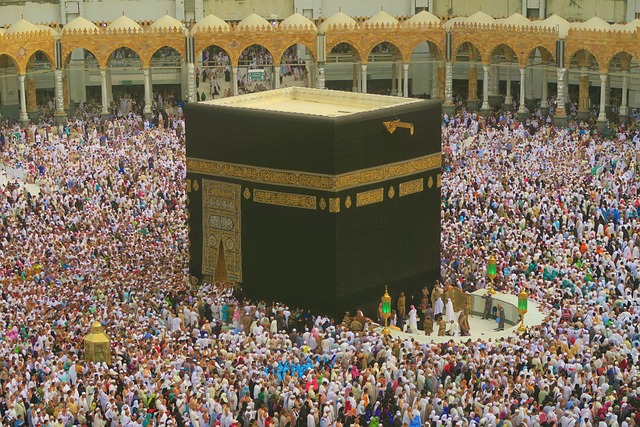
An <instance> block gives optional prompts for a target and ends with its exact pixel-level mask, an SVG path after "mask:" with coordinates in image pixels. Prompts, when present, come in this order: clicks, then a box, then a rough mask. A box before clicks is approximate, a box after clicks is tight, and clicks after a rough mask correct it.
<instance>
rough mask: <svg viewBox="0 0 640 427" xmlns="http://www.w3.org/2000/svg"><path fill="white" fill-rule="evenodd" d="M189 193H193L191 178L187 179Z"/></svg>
mask: <svg viewBox="0 0 640 427" xmlns="http://www.w3.org/2000/svg"><path fill="white" fill-rule="evenodd" d="M187 193H191V180H190V179H188V180H187Z"/></svg>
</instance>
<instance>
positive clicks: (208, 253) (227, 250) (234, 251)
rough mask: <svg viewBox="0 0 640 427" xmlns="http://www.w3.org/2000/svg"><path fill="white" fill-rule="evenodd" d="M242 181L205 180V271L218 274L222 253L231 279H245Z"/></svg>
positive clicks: (203, 205) (203, 255)
mask: <svg viewBox="0 0 640 427" xmlns="http://www.w3.org/2000/svg"><path fill="white" fill-rule="evenodd" d="M240 189H241V186H240V185H239V184H231V183H229V182H223V181H214V180H210V179H203V180H202V211H203V212H202V274H210V275H211V276H213V275H214V274H215V269H216V265H217V262H218V254H219V253H220V245H222V249H223V251H224V259H225V262H226V267H227V275H228V277H229V280H232V281H234V282H238V283H240V282H242V251H241V238H240V236H241V224H240V218H241V216H240V202H241V201H240Z"/></svg>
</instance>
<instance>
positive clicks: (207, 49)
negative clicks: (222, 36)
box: [196, 43, 232, 67]
mask: <svg viewBox="0 0 640 427" xmlns="http://www.w3.org/2000/svg"><path fill="white" fill-rule="evenodd" d="M212 48H213V49H212ZM205 52H207V53H208V55H211V54H213V55H217V54H219V53H220V52H224V54H225V55H226V56H227V60H226V64H227V65H231V63H232V61H231V52H230V51H229V49H225V48H224V47H222V46H221V45H219V44H215V43H214V44H210V45H208V46H206V47H205V48H203V49H202V50H201V51H200V55H201V56H200V57H199V59H196V62H200V61H202V63H203V65H204V66H207V67H216V66H224V64H221V65H219V64H218V62H217V61H212V60H211V57H210V56H209V58H208V59H207V60H206V61H205V59H204V57H205ZM197 55H198V53H197V52H196V58H198V56H197Z"/></svg>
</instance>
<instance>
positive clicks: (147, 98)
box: [142, 68, 153, 118]
mask: <svg viewBox="0 0 640 427" xmlns="http://www.w3.org/2000/svg"><path fill="white" fill-rule="evenodd" d="M142 72H143V73H144V109H143V110H142V113H143V114H144V115H145V117H147V118H149V117H151V104H152V102H153V99H152V98H153V94H152V92H153V88H152V86H151V69H149V68H143V69H142Z"/></svg>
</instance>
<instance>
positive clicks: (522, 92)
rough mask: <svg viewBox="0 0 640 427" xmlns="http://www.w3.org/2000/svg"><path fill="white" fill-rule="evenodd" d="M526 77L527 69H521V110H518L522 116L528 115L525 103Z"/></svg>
mask: <svg viewBox="0 0 640 427" xmlns="http://www.w3.org/2000/svg"><path fill="white" fill-rule="evenodd" d="M526 76H527V69H526V68H520V108H518V113H520V114H526V113H527V107H526V106H525V102H524V97H525V82H526Z"/></svg>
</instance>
